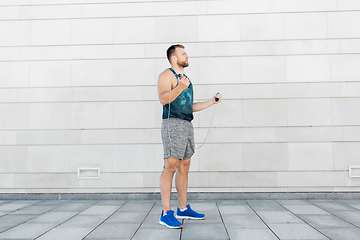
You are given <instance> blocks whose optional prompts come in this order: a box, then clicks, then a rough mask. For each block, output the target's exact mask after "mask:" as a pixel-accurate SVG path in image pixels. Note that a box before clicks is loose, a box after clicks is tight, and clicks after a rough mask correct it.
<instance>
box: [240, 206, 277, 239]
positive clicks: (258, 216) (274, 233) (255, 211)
mask: <svg viewBox="0 0 360 240" xmlns="http://www.w3.org/2000/svg"><path fill="white" fill-rule="evenodd" d="M245 202H246V204H247V205H248V206H249V207H250V208H251V210H253V212H254V213H255V214H256V216H258V218H260V220H261V221H262V222H263V223H264V224H265V225H266V227H267V228H268V229H269V230H270V231H271V232H272V233H273V234H274V235H275V237H276V238H277V239H281V238H280V237H279V236H278V235H276V233H275V232H274V231H273V230H272V229H271V228H270V227H269V225H268V224H267V223H266V222H265V221H264V220H263V219H262V218H261V217H260V215H259V214H258V213H257V212H256V211H255V210H254V209H253V208H252V207H251V205H250V204H249V203H248V202H247V201H246V200H245Z"/></svg>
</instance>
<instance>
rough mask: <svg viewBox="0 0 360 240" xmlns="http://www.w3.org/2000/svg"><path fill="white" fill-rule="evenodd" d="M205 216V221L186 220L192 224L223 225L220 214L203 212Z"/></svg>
mask: <svg viewBox="0 0 360 240" xmlns="http://www.w3.org/2000/svg"><path fill="white" fill-rule="evenodd" d="M203 213H204V214H205V219H204V220H185V222H189V223H191V224H198V223H199V224H204V223H222V219H221V217H220V214H219V212H203Z"/></svg>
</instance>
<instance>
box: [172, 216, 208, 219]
mask: <svg viewBox="0 0 360 240" xmlns="http://www.w3.org/2000/svg"><path fill="white" fill-rule="evenodd" d="M175 217H176V218H177V219H189V220H204V219H205V217H203V218H195V217H187V216H178V215H176V216H175Z"/></svg>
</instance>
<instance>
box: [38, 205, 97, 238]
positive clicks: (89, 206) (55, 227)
mask: <svg viewBox="0 0 360 240" xmlns="http://www.w3.org/2000/svg"><path fill="white" fill-rule="evenodd" d="M45 201H46V200H45ZM60 201H63V200H60ZM98 202H99V201H96V202H95V203H94V204H92V205H90V206H89V207H92V206H94V205H95V204H96V203H98ZM89 207H87V208H85V209H84V210H82V211H81V212H78V213H77V214H75V215H74V216H72V217H71V218H69V219H68V220H66V221H65V222H62V223H60V224H58V225H56V226H55V227H53V228H51V229H49V230H48V231H46V232H44V233H43V234H41V235H39V236H37V237H36V238H34V240H36V239H38V238H39V237H41V236H43V235H45V234H46V233H48V232H50V231H51V230H53V229H54V228H56V227H58V226H60V225H61V224H64V223H66V222H67V221H69V220H70V219H73V218H74V217H75V216H77V215H79V214H80V213H82V212H83V211H85V210H86V209H88V208H89ZM55 208H56V207H54V208H53V209H51V210H54V209H55ZM51 210H49V211H48V212H50V211H51ZM41 215H43V214H41ZM41 215H38V216H37V217H39V216H41Z"/></svg>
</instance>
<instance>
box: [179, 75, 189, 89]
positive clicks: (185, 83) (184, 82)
mask: <svg viewBox="0 0 360 240" xmlns="http://www.w3.org/2000/svg"><path fill="white" fill-rule="evenodd" d="M189 86H190V79H188V78H187V77H185V76H183V77H182V78H181V79H180V80H179V87H180V89H181V90H185V89H187V88H188V87H189Z"/></svg>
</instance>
